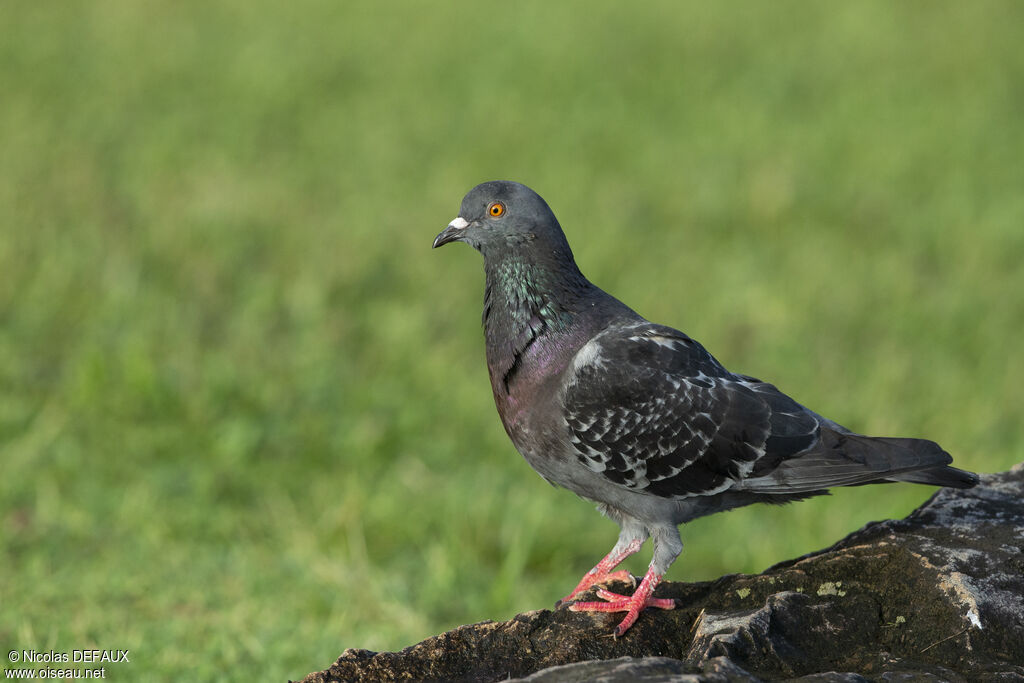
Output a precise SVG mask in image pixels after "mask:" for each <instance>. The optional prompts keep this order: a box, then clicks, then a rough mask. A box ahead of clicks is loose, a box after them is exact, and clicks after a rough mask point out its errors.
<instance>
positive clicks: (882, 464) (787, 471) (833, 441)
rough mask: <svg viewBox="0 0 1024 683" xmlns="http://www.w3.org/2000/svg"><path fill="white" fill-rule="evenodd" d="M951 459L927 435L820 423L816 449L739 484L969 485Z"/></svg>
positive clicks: (772, 488) (774, 490)
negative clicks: (871, 432) (883, 433)
mask: <svg viewBox="0 0 1024 683" xmlns="http://www.w3.org/2000/svg"><path fill="white" fill-rule="evenodd" d="M952 461H953V458H952V456H950V454H949V453H947V452H946V451H944V450H942V447H941V446H939V445H938V444H937V443H935V442H934V441H929V440H927V439H908V438H896V437H872V436H862V435H860V434H853V433H849V432H839V431H835V430H832V429H828V428H822V430H821V442H820V445H819V447H818V449H817V450H815V451H812V452H810V453H803V454H801V455H798V456H796V457H794V458H791V459H789V460H784V461H783V462H782V463H780V464H779V466H778V467H777V468H776V469H775V470H773V471H771V472H768V473H766V474H765V475H763V476H761V477H757V478H754V479H748V480H746V481H744V482H743V483H742V484H741V487H742V488H743V489H745V490H748V491H755V492H759V493H771V494H791V493H801V492H805V491H814V490H821V489H827V488H830V487H834V486H859V485H861V484H873V483H878V482H889V481H908V482H913V483H917V484H932V485H934V486H952V487H956V488H970V487H971V486H974V484H976V483H977V481H978V478H977V476H976V475H974V474H972V473H970V472H965V471H963V470H958V469H956V468H954V467H949V466H948V465H949V463H951V462H952Z"/></svg>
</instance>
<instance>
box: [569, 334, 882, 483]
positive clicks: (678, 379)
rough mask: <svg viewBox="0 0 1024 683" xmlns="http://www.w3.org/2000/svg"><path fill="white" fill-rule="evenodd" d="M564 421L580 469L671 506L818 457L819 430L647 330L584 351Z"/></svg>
mask: <svg viewBox="0 0 1024 683" xmlns="http://www.w3.org/2000/svg"><path fill="white" fill-rule="evenodd" d="M563 417H564V419H565V422H566V424H567V425H568V428H569V434H570V442H571V444H572V446H573V448H574V450H575V454H576V456H577V457H578V459H579V461H580V462H581V463H582V464H583V465H585V466H586V467H588V468H589V469H591V470H593V471H594V472H598V473H600V474H602V475H604V476H605V477H607V478H608V479H609V480H611V481H613V482H615V483H617V484H620V485H622V486H625V487H627V488H629V489H633V490H636V491H643V492H646V493H650V494H653V495H657V496H661V497H666V498H686V497H690V496H695V495H709V494H713V493H717V492H719V491H724V490H726V489H728V488H732V487H734V486H736V485H737V484H738V483H739V482H741V481H743V480H745V479H747V478H753V479H758V480H763V479H764V478H765V477H768V476H769V475H770V473H771V472H773V471H774V470H776V469H777V468H778V467H779V465H780V464H781V463H783V462H784V461H786V460H787V459H791V458H794V457H795V456H797V455H799V454H801V453H805V452H808V451H813V450H814V449H815V448H816V447H817V446H818V444H819V442H820V440H821V429H822V425H821V423H820V422H819V419H818V418H817V416H816V415H814V414H813V413H811V412H810V411H808V410H806V409H805V408H804V407H803V406H801V405H800V404H798V403H796V402H795V401H793V400H792V399H790V398H789V397H788V396H786V395H785V394H783V393H782V392H780V391H778V389H776V388H775V387H773V386H772V385H770V384H767V383H764V382H761V381H759V380H756V379H754V378H752V377H746V376H743V375H735V374H732V373H730V372H729V371H728V370H726V369H725V368H724V367H722V365H721V364H719V363H718V361H717V360H715V359H714V357H712V356H711V354H709V353H708V352H707V351H706V350H705V349H704V347H702V346H701V345H700V344H699V343H697V342H696V341H694V340H693V339H691V338H689V337H688V336H686V335H685V334H683V333H682V332H679V331H677V330H673V329H671V328H668V327H663V326H660V325H654V324H650V323H648V324H642V325H632V326H627V327H622V328H610V329H608V330H606V331H604V332H602V333H601V334H599V335H597V336H596V337H595V338H594V339H592V340H591V341H590V342H588V344H587V345H586V346H584V347H583V348H582V349H581V350H580V352H579V353H578V354H577V355H576V358H575V359H574V362H573V365H572V367H571V368H570V370H569V374H568V376H567V381H566V390H565V395H564V413H563ZM876 476H877V475H876ZM820 488H821V486H815V487H814V489H820ZM807 490H811V489H807ZM775 492H776V491H773V493H775ZM777 493H782V491H777Z"/></svg>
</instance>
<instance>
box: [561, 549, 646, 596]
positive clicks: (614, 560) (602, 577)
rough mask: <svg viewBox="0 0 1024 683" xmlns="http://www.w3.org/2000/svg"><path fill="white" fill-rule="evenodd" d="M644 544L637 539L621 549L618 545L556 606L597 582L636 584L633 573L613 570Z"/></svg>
mask: <svg viewBox="0 0 1024 683" xmlns="http://www.w3.org/2000/svg"><path fill="white" fill-rule="evenodd" d="M643 544H644V542H643V541H642V540H640V539H637V540H634V541H632V542H630V544H629V545H627V546H626V547H625V548H622V549H621V550H617V548H618V546H615V548H612V551H611V552H610V553H608V554H607V555H605V557H604V559H603V560H601V561H600V562H598V563H597V566H596V567H594V568H593V569H591V570H590V571H589V572H587V573H586V574H584V575H583V578H582V579H580V582H579V583H578V584H576V587H575V588H573V589H572V592H571V593H569V595H567V596H565V597H564V598H562V599H561V600H559V601H558V602H557V603H555V607H556V608H557V607H560V606H561V605H563V604H565V603H567V602H569V601H570V600H572V599H573V598H575V597H576V596H577V595H579V594H580V593H582V592H583V591H585V590H587V589H588V588H590V587H591V586H593V585H594V584H597V583H607V582H609V581H625V582H627V583H631V584H633V585H634V586H635V585H636V579H634V578H633V575H632V574H630V573H629V572H628V571H626V570H625V569H623V570H622V571H617V572H613V571H612V570H613V569H615V568H616V567H618V566H619V565H620V564H622V561H623V560H624V559H626V558H627V557H629V556H630V555H633V554H634V553H636V552H637V551H639V550H640V546H642V545H643ZM602 604H603V603H602Z"/></svg>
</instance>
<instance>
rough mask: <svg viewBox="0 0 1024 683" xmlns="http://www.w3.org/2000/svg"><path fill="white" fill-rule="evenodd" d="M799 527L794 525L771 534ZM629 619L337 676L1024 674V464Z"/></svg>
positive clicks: (602, 620) (525, 629) (544, 627)
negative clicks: (616, 629)
mask: <svg viewBox="0 0 1024 683" xmlns="http://www.w3.org/2000/svg"><path fill="white" fill-rule="evenodd" d="M765 533H784V530H765ZM657 594H658V595H659V596H661V597H672V598H675V599H676V601H677V605H678V606H677V608H676V609H674V610H670V611H662V610H648V611H647V612H645V613H644V614H643V615H642V617H641V618H640V620H639V621H638V622H637V624H636V625H635V626H634V627H633V628H632V629H630V631H629V632H628V633H627V634H626V635H625V636H624V637H622V638H618V639H616V638H613V637H612V636H611V629H612V627H613V626H614V623H615V616H614V615H600V614H588V613H576V612H570V611H568V610H566V609H558V610H554V611H551V610H538V611H535V612H528V613H525V614H520V615H518V616H516V617H515V618H513V619H512V620H510V621H507V622H503V623H498V622H484V623H479V624H472V625H469V626H462V627H460V628H457V629H454V630H452V631H449V632H448V633H442V634H441V635H438V636H434V637H433V638H428V639H427V640H424V641H423V642H421V643H418V644H416V645H413V646H411V647H409V648H406V649H404V650H402V651H400V652H382V653H376V652H369V651H367V650H357V649H348V650H346V651H345V652H344V653H343V654H342V655H341V657H340V658H339V659H338V660H337V661H336V662H335V663H334V664H333V665H332V666H331V667H330V668H328V669H327V670H325V671H321V672H316V673H312V674H310V675H309V676H307V677H306V678H305V679H304V683H326V682H328V681H392V680H417V681H419V680H446V681H449V680H450V681H505V680H509V679H525V680H529V681H534V682H544V683H548V682H551V681H577V680H579V681H583V680H601V681H620V680H621V681H627V680H628V681H739V680H756V679H767V680H778V679H791V680H792V679H804V680H806V681H811V680H813V681H859V680H908V681H909V680H944V681H959V680H964V681H967V680H970V681H978V680H1000V681H1008V680H1020V681H1024V465H1018V466H1017V467H1015V468H1014V469H1012V470H1011V471H1009V472H1004V473H1000V474H992V475H985V476H984V477H983V480H982V483H981V485H979V486H978V487H976V488H974V489H971V490H968V491H958V490H952V489H943V490H941V491H939V492H937V493H936V494H935V496H933V497H932V498H931V499H930V500H929V501H928V502H927V503H925V504H924V505H922V506H921V507H920V508H918V509H917V510H915V511H914V512H913V513H911V514H910V515H909V516H908V517H907V518H906V519H903V520H896V521H886V522H877V523H872V524H869V525H867V526H866V527H864V528H863V529H861V530H859V531H857V532H855V533H853V534H851V535H850V536H848V537H846V538H845V539H843V540H842V541H840V542H839V543H837V544H836V545H834V546H832V547H831V548H827V549H825V550H822V551H820V552H818V553H813V554H811V555H807V556H805V557H801V558H797V559H795V560H791V561H788V562H783V563H781V564H778V565H776V566H774V567H771V568H769V569H768V570H767V571H765V572H764V573H762V574H759V575H757V576H747V575H730V576H723V577H722V578H720V579H718V580H717V581H712V582H706V583H695V584H685V583H671V582H669V583H664V584H662V585H661V586H660V587H659V588H658V591H657Z"/></svg>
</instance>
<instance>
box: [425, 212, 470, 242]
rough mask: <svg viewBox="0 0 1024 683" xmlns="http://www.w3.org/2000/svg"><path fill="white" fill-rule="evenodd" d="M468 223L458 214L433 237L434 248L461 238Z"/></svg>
mask: <svg viewBox="0 0 1024 683" xmlns="http://www.w3.org/2000/svg"><path fill="white" fill-rule="evenodd" d="M468 225H469V221H467V220H466V219H465V218H463V217H462V216H459V217H458V218H456V219H455V220H453V221H452V222H451V223H449V224H448V227H447V228H445V229H444V230H442V231H441V234H440V235H438V236H437V237H435V238H434V249H437V248H438V247H440V246H441V245H442V244H448V243H449V242H455V241H456V240H460V239H462V236H463V235H464V234H465V233H466V226H468Z"/></svg>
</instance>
